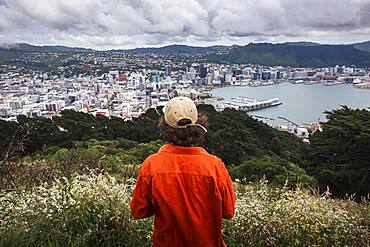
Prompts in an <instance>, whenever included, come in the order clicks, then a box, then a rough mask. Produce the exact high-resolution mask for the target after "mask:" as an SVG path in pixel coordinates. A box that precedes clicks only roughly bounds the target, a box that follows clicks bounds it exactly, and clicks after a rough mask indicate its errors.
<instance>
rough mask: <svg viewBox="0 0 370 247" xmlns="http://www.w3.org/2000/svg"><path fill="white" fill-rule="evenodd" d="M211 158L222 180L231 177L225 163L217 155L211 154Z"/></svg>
mask: <svg viewBox="0 0 370 247" xmlns="http://www.w3.org/2000/svg"><path fill="white" fill-rule="evenodd" d="M208 156H209V159H210V160H211V161H212V164H213V165H214V169H215V171H216V174H217V177H218V178H219V179H221V180H225V179H227V178H228V177H229V173H228V171H227V169H226V165H225V163H224V162H223V161H222V160H221V159H220V158H219V157H217V156H215V155H212V154H209V155H208Z"/></svg>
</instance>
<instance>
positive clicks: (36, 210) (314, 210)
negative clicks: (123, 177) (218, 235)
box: [0, 173, 370, 246]
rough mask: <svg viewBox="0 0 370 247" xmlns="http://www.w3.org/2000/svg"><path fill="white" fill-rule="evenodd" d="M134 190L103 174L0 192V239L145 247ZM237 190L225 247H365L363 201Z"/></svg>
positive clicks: (255, 187)
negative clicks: (131, 206)
mask: <svg viewBox="0 0 370 247" xmlns="http://www.w3.org/2000/svg"><path fill="white" fill-rule="evenodd" d="M134 186H135V180H128V181H126V182H124V183H118V182H117V181H116V180H115V179H114V178H113V177H111V176H109V175H107V174H94V173H91V174H89V175H81V176H76V177H74V178H72V179H70V180H68V179H67V178H61V179H59V180H57V181H56V182H55V183H53V184H51V185H48V184H44V185H43V186H40V187H37V188H35V189H33V190H32V191H17V192H0V236H8V237H9V236H13V237H14V236H17V237H19V236H23V237H24V239H27V241H30V239H31V240H32V241H31V243H29V242H28V245H31V246H32V245H43V244H45V243H50V242H51V243H53V242H54V243H58V241H59V242H60V241H69V242H68V243H70V245H73V243H74V242H73V241H74V240H75V241H76V242H77V244H76V243H75V244H76V245H81V243H83V244H82V245H101V244H102V243H105V245H120V244H119V243H121V245H122V243H125V244H124V246H146V245H149V244H150V241H151V235H152V227H153V221H152V219H149V220H144V221H138V220H134V219H133V218H132V217H131V215H130V209H129V202H130V200H131V194H132V191H133V188H134ZM235 187H236V191H237V203H236V212H235V216H234V218H233V219H232V220H230V221H225V222H224V227H223V235H224V239H225V241H226V242H227V244H228V246H367V245H368V244H369V242H368V241H369V232H368V225H369V215H370V214H369V207H368V206H369V204H368V202H363V203H355V202H353V201H350V200H335V199H330V198H328V197H327V196H316V195H314V194H313V193H312V192H310V191H308V190H304V189H301V188H297V189H295V190H288V189H286V188H274V187H271V186H269V185H267V184H266V183H263V182H261V183H257V184H250V185H240V184H236V185H235ZM3 238H4V239H5V238H6V237H3ZM1 241H2V240H0V245H1V244H2V242H1ZM71 241H72V242H71Z"/></svg>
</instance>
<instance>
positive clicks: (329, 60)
mask: <svg viewBox="0 0 370 247" xmlns="http://www.w3.org/2000/svg"><path fill="white" fill-rule="evenodd" d="M208 59H209V60H210V61H213V62H218V63H225V62H226V63H254V64H261V65H272V66H279V65H280V66H304V67H323V66H335V65H337V64H340V65H357V66H365V67H366V66H369V65H370V53H369V52H366V51H361V50H358V49H356V48H354V47H353V46H351V45H315V46H307V45H303V46H299V45H289V44H269V43H259V44H249V45H246V46H241V47H234V48H233V49H230V50H229V51H228V52H227V53H224V54H221V55H220V54H211V55H209V56H208Z"/></svg>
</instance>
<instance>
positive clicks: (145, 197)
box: [130, 173, 154, 219]
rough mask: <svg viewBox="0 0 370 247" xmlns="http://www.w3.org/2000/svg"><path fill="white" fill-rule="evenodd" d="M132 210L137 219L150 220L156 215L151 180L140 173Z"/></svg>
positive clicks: (133, 196)
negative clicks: (149, 218)
mask: <svg viewBox="0 0 370 247" xmlns="http://www.w3.org/2000/svg"><path fill="white" fill-rule="evenodd" d="M130 208H131V214H132V216H133V217H134V218H135V219H143V218H148V217H150V216H152V215H154V207H153V204H152V193H151V188H150V184H149V179H148V177H144V176H143V175H142V174H140V173H139V177H138V180H137V182H136V186H135V189H134V192H133V195H132V200H131V203H130Z"/></svg>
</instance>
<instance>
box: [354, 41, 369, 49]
mask: <svg viewBox="0 0 370 247" xmlns="http://www.w3.org/2000/svg"><path fill="white" fill-rule="evenodd" d="M352 46H353V47H355V48H356V49H358V50H362V51H368V52H370V41H367V42H362V43H355V44H352Z"/></svg>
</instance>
